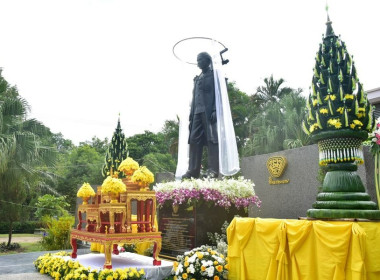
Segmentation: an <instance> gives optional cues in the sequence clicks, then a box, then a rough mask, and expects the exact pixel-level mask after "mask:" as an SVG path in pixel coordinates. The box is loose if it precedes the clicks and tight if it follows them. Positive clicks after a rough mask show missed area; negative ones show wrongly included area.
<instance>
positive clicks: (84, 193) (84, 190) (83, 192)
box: [77, 183, 95, 197]
mask: <svg viewBox="0 0 380 280" xmlns="http://www.w3.org/2000/svg"><path fill="white" fill-rule="evenodd" d="M94 195H95V191H94V189H93V188H92V187H91V185H90V184H89V183H83V185H82V186H81V187H80V189H79V190H78V192H77V197H90V196H94Z"/></svg>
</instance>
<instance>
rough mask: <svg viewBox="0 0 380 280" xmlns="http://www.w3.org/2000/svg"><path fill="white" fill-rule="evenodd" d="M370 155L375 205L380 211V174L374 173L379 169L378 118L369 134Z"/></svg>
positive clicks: (379, 140) (379, 119) (379, 124)
mask: <svg viewBox="0 0 380 280" xmlns="http://www.w3.org/2000/svg"><path fill="white" fill-rule="evenodd" d="M369 139H370V143H371V144H369V145H370V146H371V153H372V155H373V156H374V161H375V189H376V197H377V204H378V208H379V210H380V174H379V173H378V172H376V170H379V168H380V117H379V118H377V120H376V122H375V127H374V130H373V132H372V133H370V134H369Z"/></svg>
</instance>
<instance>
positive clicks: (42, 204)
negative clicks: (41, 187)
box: [34, 194, 70, 220]
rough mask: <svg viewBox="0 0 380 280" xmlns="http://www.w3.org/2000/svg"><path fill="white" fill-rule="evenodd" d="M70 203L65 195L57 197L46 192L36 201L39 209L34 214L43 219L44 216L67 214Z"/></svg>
mask: <svg viewBox="0 0 380 280" xmlns="http://www.w3.org/2000/svg"><path fill="white" fill-rule="evenodd" d="M69 206H70V204H68V203H67V202H66V197H65V196H60V197H56V196H53V195H50V194H45V195H44V196H41V197H39V198H38V202H37V203H36V207H37V210H36V212H35V213H34V215H35V216H36V217H37V218H38V219H39V220H42V218H43V217H44V216H51V217H61V216H64V215H67V214H68V212H67V210H66V208H68V207H69Z"/></svg>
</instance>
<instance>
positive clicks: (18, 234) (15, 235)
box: [0, 233, 41, 238]
mask: <svg viewBox="0 0 380 280" xmlns="http://www.w3.org/2000/svg"><path fill="white" fill-rule="evenodd" d="M40 236H41V235H40V234H33V233H13V234H12V238H13V237H40ZM1 237H3V238H8V233H2V234H0V238H1Z"/></svg>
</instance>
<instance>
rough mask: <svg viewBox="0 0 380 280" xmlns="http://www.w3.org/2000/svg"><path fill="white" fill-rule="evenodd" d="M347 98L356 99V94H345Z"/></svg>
mask: <svg viewBox="0 0 380 280" xmlns="http://www.w3.org/2000/svg"><path fill="white" fill-rule="evenodd" d="M344 98H345V99H351V100H354V95H353V94H346V95H345V96H344Z"/></svg>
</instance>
